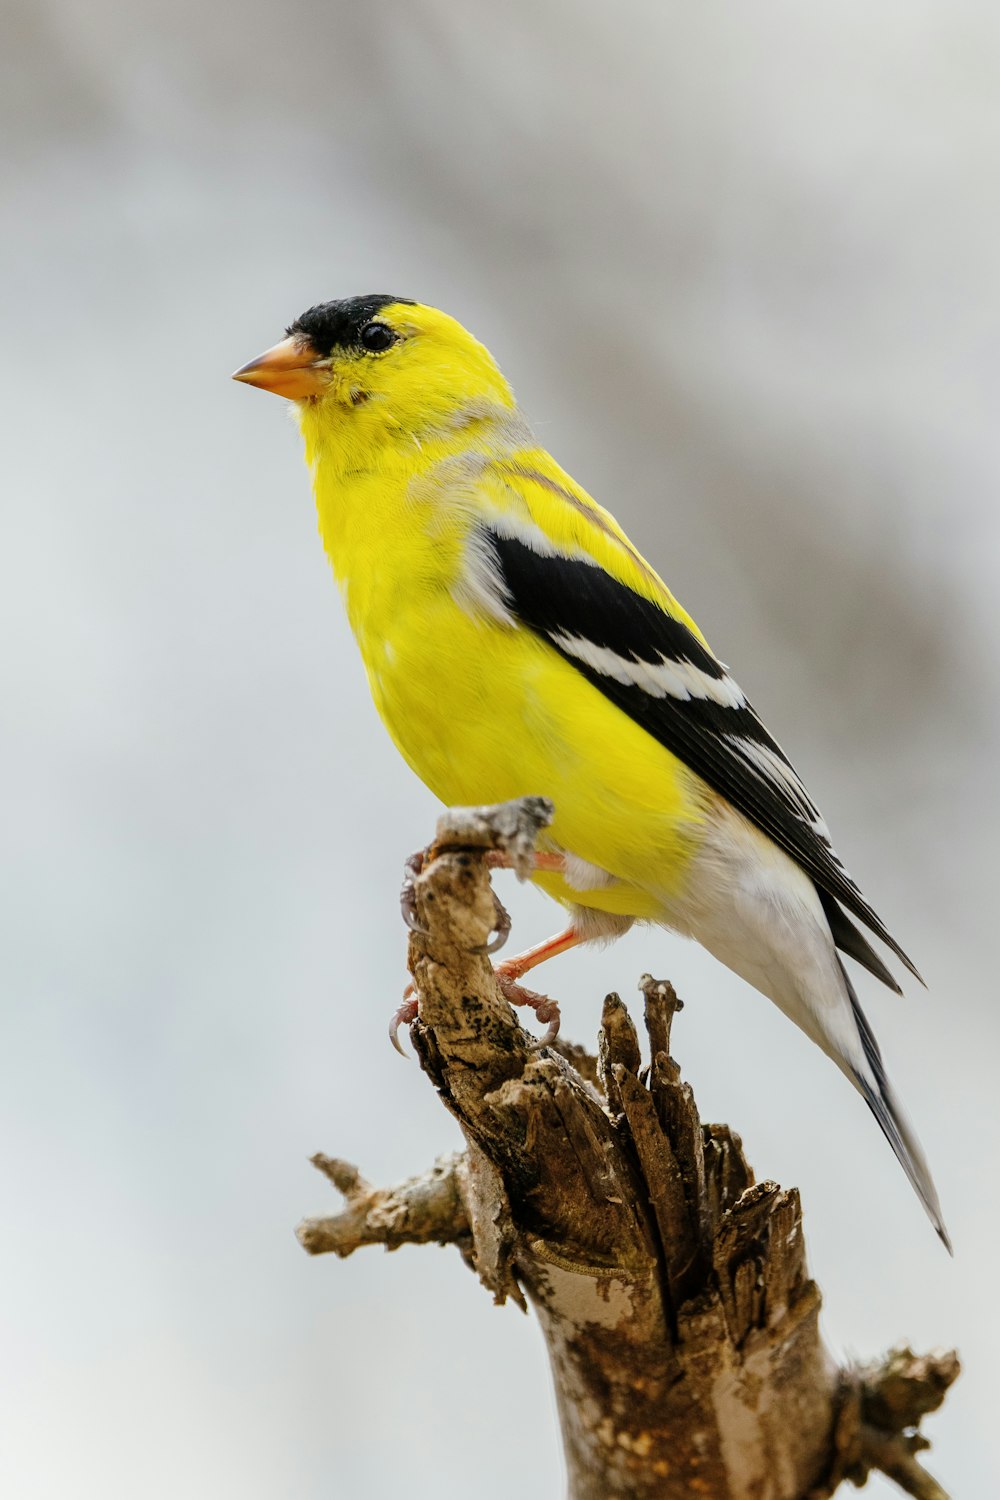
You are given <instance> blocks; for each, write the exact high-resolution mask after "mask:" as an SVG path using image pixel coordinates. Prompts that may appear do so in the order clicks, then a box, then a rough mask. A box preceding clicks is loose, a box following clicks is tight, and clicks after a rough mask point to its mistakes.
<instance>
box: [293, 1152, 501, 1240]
mask: <svg viewBox="0 0 1000 1500" xmlns="http://www.w3.org/2000/svg"><path fill="white" fill-rule="evenodd" d="M312 1164H313V1166H314V1167H316V1168H317V1169H318V1170H319V1171H320V1172H322V1173H323V1175H324V1176H325V1177H328V1178H329V1179H330V1181H331V1182H332V1183H333V1185H334V1187H335V1188H337V1189H338V1190H339V1192H340V1193H341V1194H342V1195H343V1197H344V1198H345V1199H346V1207H345V1208H344V1209H343V1210H342V1211H341V1212H340V1213H339V1214H332V1215H330V1216H329V1217H327V1218H322V1219H303V1221H302V1223H301V1224H300V1225H299V1227H298V1228H297V1229H296V1231H295V1233H296V1234H297V1236H298V1238H299V1243H300V1244H301V1245H302V1248H303V1249H304V1250H308V1252H309V1254H310V1255H327V1254H330V1253H332V1254H334V1255H339V1256H340V1258H341V1259H342V1260H343V1259H346V1258H347V1256H348V1255H353V1254H354V1251H355V1250H360V1248H361V1246H362V1245H384V1246H385V1248H386V1249H387V1250H398V1249H399V1247H400V1245H427V1244H435V1243H436V1244H438V1245H458V1246H459V1247H460V1248H462V1249H468V1247H469V1245H470V1241H471V1231H470V1229H469V1220H468V1218H467V1216H466V1212H465V1205H464V1203H463V1201H462V1191H461V1187H460V1179H461V1178H462V1177H464V1174H465V1170H466V1167H465V1157H464V1155H463V1154H461V1153H457V1154H453V1155H451V1156H441V1157H438V1160H437V1161H436V1162H435V1163H434V1165H433V1167H431V1169H430V1171H429V1172H422V1173H421V1174H420V1176H419V1177H411V1178H409V1179H408V1180H407V1181H406V1182H401V1183H399V1184H398V1185H397V1186H396V1187H391V1188H374V1187H372V1185H371V1183H368V1182H366V1181H365V1179H364V1178H363V1177H362V1176H361V1173H360V1172H359V1171H358V1169H357V1167H354V1166H352V1165H351V1163H350V1162H348V1161H341V1160H340V1159H339V1158H338V1157H335V1156H324V1155H323V1153H322V1152H317V1153H316V1155H315V1156H314V1157H312Z"/></svg>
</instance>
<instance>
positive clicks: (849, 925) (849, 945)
mask: <svg viewBox="0 0 1000 1500" xmlns="http://www.w3.org/2000/svg"><path fill="white" fill-rule="evenodd" d="M816 894H817V896H818V897H819V900H820V905H821V906H822V908H823V915H824V916H825V917H826V920H827V922H828V923H829V924H830V932H831V933H832V934H833V941H834V942H835V943H836V945H837V947H838V948H839V949H840V951H841V953H846V954H847V955H848V957H849V958H853V959H855V960H856V961H857V962H858V963H859V964H861V965H862V966H863V967H864V968H866V969H867V970H868V972H869V974H874V975H875V978H876V979H881V981H882V983H883V984H885V985H888V986H889V988H890V989H891V990H894V991H895V992H896V994H897V995H901V994H902V993H903V991H902V990H901V989H900V987H899V985H898V984H897V983H896V979H895V976H894V975H893V973H892V971H891V970H890V969H888V968H887V967H886V965H885V964H884V963H883V962H882V960H881V959H880V958H879V956H878V954H877V953H876V952H875V949H874V948H873V947H872V945H871V943H870V942H869V941H868V939H867V938H866V937H865V935H864V933H863V932H861V931H860V929H859V928H857V927H855V925H854V923H853V922H852V921H851V919H850V917H849V916H848V915H847V913H846V912H845V911H844V910H843V909H842V908H841V907H840V906H839V905H838V903H837V902H836V901H835V900H834V898H833V897H832V896H831V895H830V894H829V892H828V891H824V890H821V888H820V887H819V886H817V887H816ZM872 1040H873V1041H874V1037H873V1038H872Z"/></svg>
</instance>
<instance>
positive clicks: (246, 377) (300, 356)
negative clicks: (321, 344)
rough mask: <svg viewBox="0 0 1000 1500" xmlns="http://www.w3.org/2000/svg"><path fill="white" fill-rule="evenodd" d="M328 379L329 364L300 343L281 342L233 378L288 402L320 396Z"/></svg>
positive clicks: (293, 341) (311, 347)
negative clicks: (282, 397)
mask: <svg viewBox="0 0 1000 1500" xmlns="http://www.w3.org/2000/svg"><path fill="white" fill-rule="evenodd" d="M329 378H330V361H329V360H328V359H323V358H322V357H321V356H320V355H319V354H317V353H316V350H315V349H314V348H313V346H312V345H311V344H308V343H303V342H302V341H301V340H300V339H282V341H281V343H280V344H275V346H274V348H273V349H267V350H266V351H265V352H264V353H263V354H261V355H260V356H259V358H257V359H252V360H251V361H250V363H249V364H248V365H244V366H243V368H242V369H240V370H237V371H235V373H234V375H233V379H234V380H242V381H243V382H244V383H245V384H246V385H256V386H259V388H260V389H261V390H262V391H273V392H274V394H275V395H276V396H285V397H286V398H287V399H288V400H289V401H305V400H306V399H307V398H308V397H309V396H318V395H319V394H320V392H321V391H322V390H323V388H324V387H325V385H326V383H327V381H328V380H329Z"/></svg>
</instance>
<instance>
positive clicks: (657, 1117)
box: [299, 798, 958, 1500]
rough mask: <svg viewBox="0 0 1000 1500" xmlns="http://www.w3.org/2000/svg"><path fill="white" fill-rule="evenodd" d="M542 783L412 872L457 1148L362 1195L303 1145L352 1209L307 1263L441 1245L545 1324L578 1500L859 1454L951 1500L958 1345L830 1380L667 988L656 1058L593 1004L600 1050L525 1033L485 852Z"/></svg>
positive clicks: (458, 833)
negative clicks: (500, 942) (928, 1464)
mask: <svg viewBox="0 0 1000 1500" xmlns="http://www.w3.org/2000/svg"><path fill="white" fill-rule="evenodd" d="M551 816H552V807H551V804H549V803H547V802H546V801H545V800H544V799H542V798H525V799H523V800H522V801H520V802H516V803H506V804H503V805H502V806H500V807H497V808H461V809H455V810H452V811H450V812H448V813H446V814H445V815H444V816H443V817H442V819H441V821H440V823H439V825H438V830H437V838H436V841H435V844H434V845H433V846H432V848H431V850H430V851H429V853H428V856H427V857H425V858H424V859H423V861H422V862H421V861H419V860H418V861H415V862H414V863H413V865H412V866H411V869H410V879H409V883H408V886H407V897H406V910H407V922H408V926H409V927H410V930H411V936H410V969H411V972H412V974H413V978H414V982H415V985H416V989H417V992H418V994H419V1019H418V1020H417V1021H416V1022H415V1023H414V1025H413V1028H412V1038H413V1042H414V1045H415V1047H416V1050H417V1053H418V1056H419V1057H420V1061H421V1064H422V1066H423V1068H424V1070H425V1072H426V1073H427V1074H428V1076H429V1077H430V1078H431V1080H432V1081H433V1083H434V1085H435V1087H436V1088H437V1089H438V1092H439V1093H440V1095H441V1098H442V1100H443V1102H444V1103H445V1105H446V1106H447V1108H448V1109H449V1110H450V1111H451V1112H452V1114H453V1115H454V1116H455V1117H456V1119H457V1120H458V1122H459V1124H460V1125H461V1128H462V1131H463V1133H464V1135H465V1138H466V1142H467V1151H466V1153H465V1154H464V1156H460V1157H451V1158H446V1159H443V1160H442V1161H441V1162H439V1163H438V1164H437V1166H436V1167H435V1168H434V1169H433V1171H432V1172H431V1173H428V1174H425V1175H424V1176H423V1177H419V1178H415V1179H413V1180H412V1181H410V1182H407V1183H403V1184H401V1185H400V1186H399V1187H396V1188H392V1189H388V1190H378V1189H374V1188H372V1187H370V1186H369V1184H367V1183H366V1182H364V1181H363V1179H362V1178H361V1177H360V1174H359V1173H358V1172H357V1169H356V1168H354V1167H351V1166H349V1165H348V1164H347V1163H344V1162H340V1161H336V1160H333V1159H328V1158H325V1157H319V1158H315V1160H316V1164H317V1166H319V1167H320V1169H321V1170H322V1171H323V1172H324V1173H325V1174H326V1175H327V1176H328V1177H329V1178H330V1179H331V1181H333V1183H334V1184H335V1186H336V1187H337V1188H338V1189H339V1190H340V1191H341V1192H342V1193H343V1194H344V1196H345V1198H346V1206H345V1208H344V1210H343V1211H342V1212H341V1213H340V1214H338V1215H335V1216H333V1217H332V1218H328V1219H314V1220H307V1221H306V1222H305V1224H303V1225H302V1226H300V1229H299V1237H300V1239H301V1240H302V1242H303V1244H304V1245H305V1247H306V1248H307V1249H308V1250H310V1251H311V1252H312V1253H314V1254H316V1253H320V1252H322V1251H324V1250H332V1251H334V1253H336V1254H338V1255H347V1254H350V1253H351V1252H352V1251H353V1250H354V1249H356V1248H357V1247H358V1246H359V1245H362V1244H372V1243H378V1244H384V1245H386V1246H388V1247H389V1248H395V1246H396V1245H399V1244H402V1243H407V1242H416V1243H425V1242H426V1241H428V1240H438V1241H440V1242H442V1243H448V1242H451V1243H456V1244H458V1245H459V1248H460V1249H461V1250H462V1252H463V1255H464V1256H465V1258H466V1260H467V1261H468V1262H469V1264H470V1265H471V1266H473V1267H474V1269H475V1270H476V1272H477V1273H478V1275H479V1277H480V1279H481V1280H482V1281H483V1283H484V1285H485V1286H486V1287H487V1288H488V1289H489V1290H490V1291H491V1292H492V1294H493V1296H494V1298H495V1300H496V1301H498V1302H502V1301H504V1300H505V1299H507V1298H511V1299H513V1300H515V1301H517V1302H518V1303H519V1304H520V1305H521V1306H524V1305H525V1298H527V1301H529V1302H530V1303H531V1304H532V1306H533V1308H534V1310H535V1312H536V1314H537V1316H538V1318H539V1321H540V1323H541V1326H542V1330H543V1332H544V1335H545V1338H546V1341H547V1344H548V1348H549V1356H550V1360H551V1364H552V1371H553V1379H554V1382H555V1389H556V1398H557V1404H558V1408H559V1416H560V1422H561V1426H562V1434H563V1445H564V1449H565V1455H566V1467H567V1475H568V1481H569V1497H570V1500H680V1497H682V1496H683V1497H685V1500H688V1497H690V1496H691V1495H702V1496H705V1497H706V1500H709V1497H710V1500H765V1497H766V1500H825V1497H828V1496H830V1495H832V1494H833V1492H834V1490H835V1489H836V1488H837V1487H838V1485H839V1484H840V1483H841V1481H842V1480H844V1479H848V1480H851V1481H853V1482H854V1483H855V1484H862V1483H864V1480H865V1478H866V1477H867V1475H868V1473H869V1472H870V1471H871V1470H872V1469H879V1470H881V1471H882V1472H883V1473H886V1474H888V1475H890V1476H891V1477H892V1478H893V1479H894V1480H895V1481H896V1483H897V1484H899V1485H900V1486H901V1488H902V1489H903V1490H904V1491H905V1492H906V1493H908V1494H910V1495H913V1496H915V1497H917V1500H947V1497H946V1496H945V1494H944V1491H943V1490H942V1489H941V1488H940V1486H939V1485H938V1484H937V1483H936V1482H935V1481H934V1480H933V1479H931V1478H930V1476H929V1475H928V1474H927V1473H926V1471H925V1470H924V1469H923V1468H922V1467H921V1465H920V1464H919V1462H918V1461H917V1458H916V1454H917V1453H918V1452H920V1451H921V1450H922V1449H923V1448H924V1447H926V1442H925V1440H924V1439H923V1438H922V1437H920V1436H919V1434H918V1432H917V1426H918V1424H919V1422H920V1420H921V1418H922V1417H923V1416H924V1415H925V1414H926V1413H927V1412H929V1411H932V1410H934V1409H935V1408H936V1407H937V1406H938V1405H940V1403H941V1401H942V1400H943V1398H944V1394H945V1392H946V1390H947V1388H948V1386H949V1385H950V1384H951V1383H952V1381H953V1380H954V1379H955V1377H956V1376H957V1374H958V1361H957V1358H956V1356H954V1355H953V1354H948V1355H928V1356H923V1357H919V1356H916V1355H914V1354H913V1353H912V1352H911V1351H910V1350H908V1349H901V1350H897V1351H894V1352H893V1353H892V1354H891V1355H889V1356H887V1358H886V1359H885V1360H883V1361H880V1362H878V1363H876V1364H874V1365H872V1366H869V1367H865V1368H863V1369H856V1370H848V1371H840V1370H838V1369H837V1367H836V1365H835V1363H834V1361H833V1359H832V1358H831V1356H830V1355H829V1353H828V1352H827V1350H826V1348H825V1347H824V1345H823V1343H822V1341H821V1339H820V1335H819V1328H818V1314H819V1307H820V1295H819V1290H818V1288H817V1287H816V1285H815V1283H814V1282H813V1281H812V1280H811V1279H810V1278H809V1274H808V1271H807V1268H806V1260H805V1245H804V1238H803V1231H802V1212H801V1205H800V1203H799V1197H798V1193H797V1192H795V1191H794V1190H791V1191H784V1190H782V1189H781V1188H780V1187H779V1186H778V1185H777V1184H776V1183H773V1182H761V1183H755V1182H754V1178H753V1173H752V1172H751V1170H750V1168H749V1166H748V1165H747V1162H746V1159H745V1157H744V1155H743V1150H742V1145H741V1143H740V1139H739V1137H738V1136H737V1135H735V1134H734V1133H733V1131H731V1130H730V1129H729V1127H728V1126H725V1125H707V1126H706V1125H703V1124H702V1122H701V1120H700V1118H699V1115H698V1110H697V1106H696V1104H695V1100H694V1095H693V1093H692V1090H691V1088H690V1085H689V1084H687V1083H685V1082H684V1081H683V1080H682V1078H681V1076H680V1069H679V1067H678V1066H677V1063H676V1062H675V1061H674V1060H673V1058H672V1057H671V1055H670V1046H671V1025H672V1022H673V1019H674V1017H675V1015H676V1013H677V1011H678V1010H680V1008H681V1002H680V1001H679V1000H678V999H677V996H676V994H675V993H674V991H673V989H672V987H671V986H670V985H669V984H667V983H666V982H664V981H659V980H655V979H652V978H651V977H650V976H649V975H645V976H644V977H643V980H642V984H641V989H642V993H643V996H644V1002H645V1022H646V1031H647V1034H648V1037H649V1044H650V1055H651V1061H650V1064H649V1067H648V1069H645V1070H644V1069H643V1068H642V1065H641V1053H640V1047H639V1040H638V1036H637V1034H636V1030H635V1027H634V1025H633V1023H632V1020H631V1018H630V1016H629V1014H628V1012H627V1010H626V1008H625V1006H624V1005H623V1004H622V1002H621V1000H620V999H619V998H618V997H617V996H616V995H610V996H608V998H607V1000H606V1001H605V1005H604V1014H603V1020H602V1027H601V1035H600V1043H599V1048H598V1057H597V1059H596V1060H595V1059H594V1058H593V1057H591V1056H590V1055H589V1054H588V1053H586V1052H584V1051H583V1049H581V1048H577V1047H571V1046H569V1045H568V1044H564V1043H560V1044H558V1045H557V1046H543V1047H539V1045H538V1043H537V1042H535V1040H534V1039H533V1038H532V1037H530V1036H529V1035H528V1034H527V1033H526V1032H525V1031H524V1030H523V1029H522V1028H521V1026H520V1025H519V1024H518V1021H517V1018H516V1016H515V1014H514V1012H513V1011H512V1010H511V1008H510V1006H509V1005H508V1003H507V1001H506V1000H505V999H504V997H503V995H502V993H501V991H500V989H499V987H498V985H497V983H496V980H495V977H494V975H493V971H492V968H491V965H490V963H489V960H488V956H487V951H486V944H487V939H488V938H489V935H490V932H491V930H492V928H493V925H494V922H495V920H496V912H497V907H496V903H495V901H494V897H493V893H492V890H491V887H490V883H489V870H488V865H489V864H490V863H493V864H496V863H499V862H501V859H502V862H503V863H509V864H512V865H514V866H515V868H517V869H518V871H519V873H521V874H524V873H526V872H527V871H528V870H529V869H530V866H531V854H532V848H533V843H534V839H535V837H536V836H537V834H538V832H539V831H540V830H541V829H542V828H544V827H545V826H546V825H547V823H548V821H549V820H550V818H551Z"/></svg>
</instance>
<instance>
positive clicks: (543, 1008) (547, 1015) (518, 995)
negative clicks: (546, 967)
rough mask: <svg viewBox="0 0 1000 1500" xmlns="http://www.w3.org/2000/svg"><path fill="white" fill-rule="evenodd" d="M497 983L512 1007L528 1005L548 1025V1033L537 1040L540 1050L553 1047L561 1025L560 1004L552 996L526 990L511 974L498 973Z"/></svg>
mask: <svg viewBox="0 0 1000 1500" xmlns="http://www.w3.org/2000/svg"><path fill="white" fill-rule="evenodd" d="M497 983H498V984H499V986H500V991H501V994H502V995H503V997H504V999H505V1000H506V1001H507V1002H508V1004H510V1005H526V1006H528V1007H529V1009H531V1010H533V1011H534V1012H535V1015H536V1017H537V1018H538V1020H539V1021H541V1022H544V1023H545V1024H546V1027H547V1029H546V1031H545V1032H544V1034H543V1035H542V1036H540V1037H539V1038H538V1039H537V1045H538V1047H539V1048H542V1047H551V1045H552V1043H553V1042H554V1041H555V1039H556V1037H557V1036H558V1035H559V1025H560V1022H561V1020H562V1016H561V1015H560V1012H559V1002H558V1001H557V1000H553V999H552V997H551V996H550V995H539V994H538V993H537V991H536V990H529V989H526V988H525V986H524V985H523V984H518V982H517V980H516V979H514V978H512V977H511V975H509V974H503V973H498V974H497Z"/></svg>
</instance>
